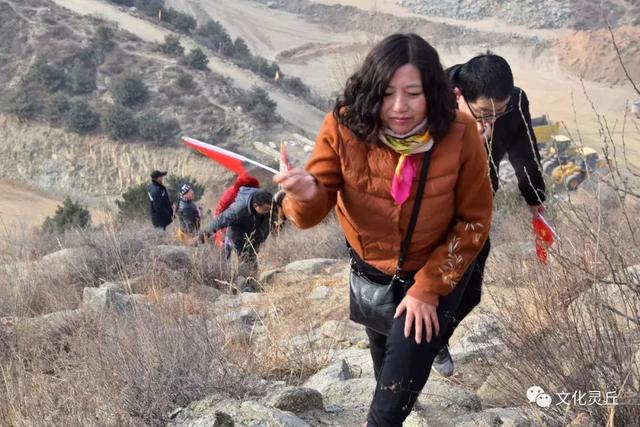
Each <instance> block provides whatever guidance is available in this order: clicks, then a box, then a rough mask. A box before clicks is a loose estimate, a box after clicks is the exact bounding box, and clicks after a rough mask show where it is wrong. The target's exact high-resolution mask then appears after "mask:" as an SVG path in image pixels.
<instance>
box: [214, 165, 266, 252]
mask: <svg viewBox="0 0 640 427" xmlns="http://www.w3.org/2000/svg"><path fill="white" fill-rule="evenodd" d="M240 187H253V188H260V181H258V180H257V179H256V178H254V177H252V176H251V175H249V174H248V173H243V174H242V175H239V176H238V178H237V179H236V182H234V183H233V185H232V186H231V187H228V188H227V189H226V190H224V193H222V196H220V199H218V203H217V204H216V208H215V210H214V212H213V216H214V217H217V216H218V215H220V214H221V213H222V212H224V211H225V210H227V208H228V207H229V206H231V204H232V203H233V202H234V201H235V200H236V197H237V196H238V191H239V190H240ZM226 230H227V229H226V228H223V229H221V230H218V231H216V233H215V236H214V240H215V243H216V245H217V246H218V247H220V248H223V247H224V236H225V234H226Z"/></svg>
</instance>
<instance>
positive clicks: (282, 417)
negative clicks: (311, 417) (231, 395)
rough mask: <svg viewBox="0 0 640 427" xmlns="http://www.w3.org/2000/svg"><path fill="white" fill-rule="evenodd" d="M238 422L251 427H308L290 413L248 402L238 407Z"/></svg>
mask: <svg viewBox="0 0 640 427" xmlns="http://www.w3.org/2000/svg"><path fill="white" fill-rule="evenodd" d="M239 418H240V422H243V423H246V424H249V425H251V426H256V427H257V426H260V427H262V426H264V427H305V426H309V424H307V423H306V422H305V421H303V420H301V419H300V418H298V417H297V416H295V415H294V414H292V413H291V412H287V411H281V410H280V409H277V408H271V407H268V406H265V405H261V404H260V403H258V402H254V401H248V402H243V403H242V405H240V413H239Z"/></svg>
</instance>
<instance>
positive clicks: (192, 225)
mask: <svg viewBox="0 0 640 427" xmlns="http://www.w3.org/2000/svg"><path fill="white" fill-rule="evenodd" d="M176 213H177V215H178V218H179V219H180V230H182V231H184V232H185V233H190V234H193V233H197V232H198V230H199V229H200V211H199V210H198V207H197V206H196V204H195V203H193V202H188V201H186V200H182V199H180V200H179V201H178V209H177V211H176Z"/></svg>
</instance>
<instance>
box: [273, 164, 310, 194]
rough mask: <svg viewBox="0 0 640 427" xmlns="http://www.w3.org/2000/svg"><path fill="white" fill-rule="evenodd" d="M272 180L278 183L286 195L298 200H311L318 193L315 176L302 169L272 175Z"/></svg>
mask: <svg viewBox="0 0 640 427" xmlns="http://www.w3.org/2000/svg"><path fill="white" fill-rule="evenodd" d="M273 182H275V183H276V184H280V185H281V186H282V189H283V190H284V191H285V192H286V193H287V195H288V196H290V197H292V198H294V199H295V200H298V201H300V202H308V201H309V200H313V198H314V197H316V195H317V194H318V184H317V183H316V180H315V178H314V177H313V176H312V175H311V174H310V173H308V172H307V171H304V170H302V169H292V170H290V171H287V172H282V173H279V174H278V175H276V176H274V177H273Z"/></svg>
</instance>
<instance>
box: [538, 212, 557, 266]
mask: <svg viewBox="0 0 640 427" xmlns="http://www.w3.org/2000/svg"><path fill="white" fill-rule="evenodd" d="M531 225H532V226H533V233H534V234H535V237H536V255H537V257H538V261H540V263H541V264H545V265H546V264H547V254H548V253H547V249H548V248H549V247H551V245H552V244H553V242H554V236H555V237H556V238H557V237H558V235H557V234H556V233H555V231H554V230H553V228H551V226H550V225H549V223H548V222H547V221H546V220H545V219H544V217H543V216H542V215H540V214H539V215H538V216H536V217H534V218H533V220H532V221H531Z"/></svg>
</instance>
